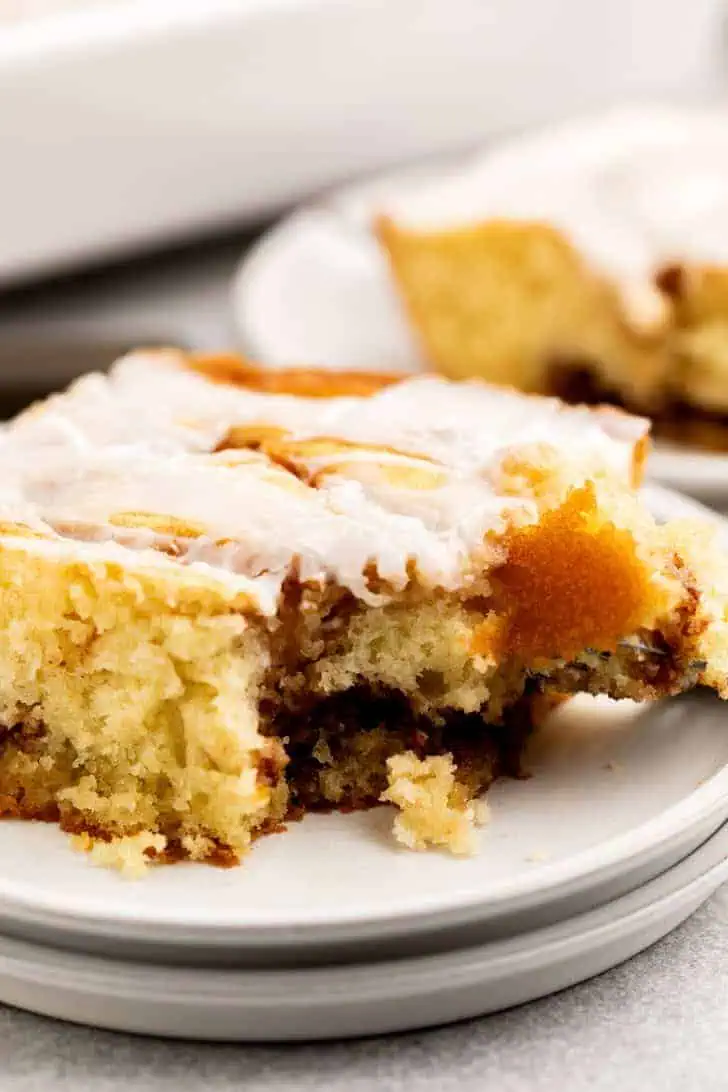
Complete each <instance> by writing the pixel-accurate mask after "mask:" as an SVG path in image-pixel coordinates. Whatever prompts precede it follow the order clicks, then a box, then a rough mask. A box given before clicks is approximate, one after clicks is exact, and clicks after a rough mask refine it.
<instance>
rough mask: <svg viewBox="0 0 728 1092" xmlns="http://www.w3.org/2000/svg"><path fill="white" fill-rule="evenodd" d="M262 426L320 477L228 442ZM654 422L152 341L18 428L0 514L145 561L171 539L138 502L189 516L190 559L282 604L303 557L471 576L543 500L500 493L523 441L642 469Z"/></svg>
mask: <svg viewBox="0 0 728 1092" xmlns="http://www.w3.org/2000/svg"><path fill="white" fill-rule="evenodd" d="M251 425H256V426H258V425H265V426H271V427H273V428H278V429H280V430H282V431H283V432H284V433H285V441H286V443H287V444H288V445H289V449H290V451H291V452H292V453H293V455H292V458H293V459H294V462H295V466H296V467H297V468H298V471H299V474H300V476H301V477H302V478H303V479H304V480H300V479H299V477H296V476H294V474H292V473H291V472H290V471H289V470H288V469H285V468H284V467H282V466H281V465H278V464H277V463H276V462H275V461H271V460H270V459H269V458H268V457H266V456H264V455H262V454H258V453H255V452H245V451H243V452H226V451H222V452H220V453H219V454H214V449H215V448H216V447H217V446H218V445H219V444H220V443H221V442H222V441H223V440H224V438H225V437H226V435H227V434H228V433H229V432H230V430H231V429H233V428H235V427H243V426H251ZM646 428H647V426H646V422H644V421H641V420H638V419H636V418H629V417H626V416H624V415H621V414H617V413H613V412H611V411H595V410H588V409H584V408H570V407H565V406H563V405H562V404H561V403H559V402H558V401H556V400H555V399H540V398H532V397H527V396H525V395H521V394H518V393H515V392H511V391H507V390H503V389H498V388H491V387H487V386H485V385H483V384H478V383H463V384H456V383H451V382H448V381H447V380H444V379H440V378H436V377H434V376H420V377H413V378H411V379H407V380H406V381H403V382H401V383H398V384H395V385H394V386H390V387H387V388H385V389H383V390H381V391H379V392H378V393H376V394H374V395H373V396H371V397H368V398H340V397H337V398H318V399H307V398H297V397H292V396H288V395H274V394H261V393H257V392H254V391H250V390H246V389H244V388H240V387H234V386H230V385H227V384H219V383H214V382H211V381H210V380H208V379H206V378H204V377H203V376H202V375H200V374H198V373H196V372H194V371H192V370H191V369H189V368H188V367H187V366H186V364H185V360H184V357H183V356H182V355H181V354H176V353H173V352H168V353H137V354H134V355H132V356H130V357H127V358H125V359H124V360H122V361H120V362H119V363H118V364H117V365H116V366H115V367H114V368H113V369H112V372H111V374H110V376H108V377H107V376H101V375H92V376H88V377H85V378H83V379H81V380H80V381H78V382H77V383H76V384H75V385H74V386H73V387H72V388H71V389H70V390H69V391H68V392H67V393H65V394H63V395H59V396H55V397H53V398H52V399H50V400H49V401H48V402H46V403H45V404H44V405H42V406H41V407H38V408H36V409H34V410H32V411H30V412H28V413H26V414H24V415H22V416H21V417H20V418H18V419H17V420H16V421H15V422H13V423H12V424H11V425H10V426H8V427H7V428H6V430H5V431H4V433H3V434H2V437H1V438H0V482H1V483H2V487H1V488H0V519H3V520H5V521H8V520H10V521H15V522H23V523H27V524H29V525H30V526H32V527H36V528H39V529H44V528H45V529H46V530H47V531H48V532H49V534H51V535H52V536H56V537H52V538H50V539H28V540H27V545H28V548H32V549H37V550H53V549H61V550H63V551H64V552H67V551H68V549H69V541H70V540H71V539H73V541H72V549H73V550H74V551H76V552H77V553H78V552H80V553H81V555H82V556H98V557H99V558H103V557H106V556H108V550H109V548H110V547H109V542H111V540H114V542H113V543H112V547H111V548H112V551H113V557H114V559H115V560H119V558H124V559H125V562H126V563H127V564H129V565H134V564H138V563H139V551H146V553H147V554H148V553H150V550H149V547H151V546H153V545H154V544H155V543H156V544H157V545H159V544H160V541H161V540H160V541H158V539H160V532H159V531H158V530H154V529H149V528H145V527H142V528H138V527H135V526H133V524H134V518H133V517H134V516H136V515H138V514H139V513H142V514H147V515H149V514H152V515H158V516H160V517H163V519H166V520H173V521H178V522H180V523H182V524H184V525H185V526H187V527H189V534H188V535H186V536H184V538H185V543H184V545H185V549H184V563H185V564H190V563H192V564H197V565H204V566H207V567H212V568H214V570H215V571H216V572H217V573H218V575H219V576H220V578H221V579H223V580H226V581H232V582H233V583H236V582H237V584H239V586H240V587H242V588H244V589H245V590H247V591H248V592H249V593H251V594H253V595H254V596H257V598H258V601H259V605H260V607H261V609H262V610H265V611H270V610H273V609H274V606H275V595H276V591H277V589H278V588H279V586H280V583H281V582H282V580H283V579H284V577H285V575H286V573H287V572H288V571H289V570H290V566H291V564H292V562H293V560H294V559H296V560H297V563H298V564H299V565H300V571H301V575H302V576H303V577H304V578H307V579H312V580H320V579H325V578H326V577H328V576H332V577H334V578H336V579H337V581H338V582H339V583H341V584H342V585H344V586H346V587H349V588H351V589H352V590H353V591H354V592H355V594H357V595H359V596H361V597H362V598H366V599H370V600H371V599H372V598H374V594H373V593H372V592H371V590H370V588H369V584H368V580H367V578H366V575H365V570H366V569H367V567H368V566H370V567H371V566H372V565H373V566H374V568H375V570H376V572H377V574H378V576H379V577H380V578H382V579H383V580H385V581H386V582H388V583H389V584H391V586H392V587H393V588H398V587H402V586H403V585H404V584H405V583H406V581H407V579H408V574H409V570H410V567H411V564H412V563H414V565H415V566H416V570H417V572H418V574H419V576H420V579H422V580H423V581H424V582H426V583H429V584H432V585H435V584H437V585H443V586H446V587H454V586H457V585H458V584H459V583H461V582H462V581H463V579H465V578H466V575H467V571H468V566H469V563H470V561H471V559H472V557H473V555H474V553H477V551H478V550H479V549H480V548H481V546H482V543H483V537H484V535H485V534H486V532H488V531H493V530H495V531H497V530H498V529H499V528H500V527H501V526H502V525H503V516H504V513H505V512H506V511H507V510H509V509H510V510H512V509H514V508H516V507H518V506H520V507H522V508H525V509H528V508H529V506H530V502H529V501H527V500H525V499H518V498H515V499H514V498H513V497H504V496H501V495H499V494H498V491H497V479H496V477H495V474H496V472H497V470H498V468H499V467H500V465H501V463H502V461H503V458H504V456H505V455H506V454H508V453H509V452H510V451H512V450H514V449H518V448H522V447H524V446H526V445H532V444H534V443H547V444H550V445H551V446H552V447H554V448H556V449H557V450H558V452H559V453H560V454H561V456H562V457H563V458H564V459H567V460H568V461H569V464H570V465H571V464H572V463H573V464H574V465H575V466H578V468H579V470H578V471H576V473H577V475H578V474H580V475H581V480H583V478H584V477H586V476H588V475H589V474H590V473H592V472H594V471H596V470H597V469H605V470H607V471H608V472H610V473H612V474H614V475H615V476H617V477H620V478H626V477H628V475H629V472H630V466H631V458H632V452H633V447H634V444H635V443H636V442H637V441H638V440H639V439H640V438H641V437H642V436H643V435H644V434H645V432H646ZM316 438H319V439H322V441H323V442H322V443H321V444H319V445H311V446H310V447H307V446H305V445H304V446H303V447H300V448H299V447H295V446H291V445H295V443H296V442H297V441H309V440H312V439H316ZM341 441H343V443H342V442H341ZM357 445H359V446H357ZM309 483H310V484H309ZM130 514H132V518H131V524H132V526H129V525H128V524H129V515H130ZM180 534H182V532H180ZM167 537H168V538H170V537H171V538H172V539H174V538H175V537H179V535H178V534H176V533H175V532H174V530H173V531H172V532H171V533H170V535H168V536H167ZM161 538H164V534H163V533H162V534H161ZM81 540H82V541H81ZM14 541H16V542H17V539H16V540H14ZM154 556H155V559H156V560H155V563H157V564H159V563H163V564H167V565H178V564H180V562H176V561H173V560H169V559H167V558H162V559H161V562H160V560H159V559H160V555H154ZM237 584H236V586H237ZM258 589H260V594H259V595H258V594H257V592H258Z"/></svg>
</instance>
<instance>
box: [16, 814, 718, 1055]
mask: <svg viewBox="0 0 728 1092" xmlns="http://www.w3.org/2000/svg"><path fill="white" fill-rule="evenodd" d="M726 879H728V823H726V824H724V825H723V826H722V827H721V828H720V829H719V830H718V831H716V832H715V834H714V835H713V836H712V837H711V838H709V839H707V840H706V841H705V842H704V843H703V844H702V845H701V846H700V847H699V848H698V849H696V850H695V851H694V852H693V853H692V854H690V856H689V857H688V858H686V859H684V860H683V861H680V862H679V863H678V864H677V865H675V866H673V867H672V868H670V869H667V870H666V871H665V872H663V873H661V874H660V875H659V876H658V877H656V878H654V879H653V880H651V881H649V882H648V883H646V884H644V885H642V886H641V887H639V888H637V889H635V890H633V891H630V892H629V893H628V894H626V895H623V896H620V897H619V898H617V899H615V900H611V901H609V902H607V903H604V904H601V905H599V906H597V907H595V908H592V909H589V910H587V911H586V912H585V913H582V914H579V915H577V916H575V917H573V918H566V919H565V920H563V921H560V922H558V923H556V924H555V925H550V926H547V927H546V928H540V929H539V928H537V929H535V930H533V931H531V932H526V933H524V934H522V935H519V936H516V937H510V938H506V939H505V940H500V941H498V940H496V941H490V942H486V943H484V944H483V943H480V944H476V945H464V946H459V947H456V948H454V949H453V950H450V951H447V952H441V953H436V954H434V955H429V954H425V955H420V956H415V957H412V958H406V957H405V958H404V959H399V960H396V961H392V960H383V961H380V960H372V961H371V962H368V963H363V964H359V965H351V966H335V967H317V968H289V969H285V970H258V971H252V972H251V971H249V970H245V971H241V970H239V969H238V970H221V969H219V968H194V967H178V968H169V967H168V966H163V965H160V964H149V963H138V962H133V961H126V960H118V959H113V958H109V957H105V956H97V955H88V954H86V953H69V952H64V951H61V950H58V949H48V948H43V946H42V945H38V944H35V943H32V942H28V941H18V940H16V939H14V938H9V937H4V936H0V971H2V981H3V985H2V987H1V988H0V996H2V997H3V1001H4V1002H6V1003H10V1004H15V1005H17V1006H19V1007H21V1008H26V1009H27V1010H29V1011H35V1012H41V1013H43V1014H45V1015H49V1016H55V1017H57V1018H61V1019H71V1020H73V1021H74V1022H77V1023H82V1024H88V1025H90V1026H104V1027H107V1028H112V1029H115V1030H125V1031H137V1032H142V1033H146V1034H153V1035H164V1036H167V1037H173V1038H189V1037H194V1038H201V1037H203V1038H207V1039H222V1038H226V1039H230V1038H231V1035H230V1032H229V1031H228V1030H227V1029H228V1027H234V1028H235V1031H234V1034H233V1037H234V1038H237V1039H240V1040H253V1039H256V1038H257V1039H258V1040H260V1039H267V1040H278V1041H286V1040H289V1041H290V1040H294V1039H299V1040H300V1039H309V1040H315V1039H323V1038H332V1037H336V1038H340V1037H341V1036H342V1035H343V1036H348V1037H351V1036H354V1035H357V1034H359V1035H361V1034H381V1033H384V1032H385V1031H393V1030H404V1029H405V1028H415V1027H427V1026H432V1025H434V1024H442V1023H443V1022H448V1018H449V1022H452V1020H458V1019H464V1018H466V1017H468V1016H475V1015H484V1014H485V1013H486V1012H493V1011H499V1010H503V1009H506V1008H509V1007H512V1006H513V1005H515V1004H521V1003H523V1002H524V1001H527V1000H534V999H536V998H537V997H541V996H545V995H547V994H548V993H553V992H554V990H558V989H563V988H565V987H567V986H570V985H574V984H575V983H577V982H580V981H583V980H585V979H587V978H590V977H592V976H593V975H594V974H598V973H600V972H602V971H604V970H607V969H608V968H609V967H613V966H615V965H616V964H617V963H619V962H621V961H622V960H624V959H626V958H628V957H629V956H631V955H634V954H635V953H636V952H638V951H641V950H642V949H644V948H645V947H647V946H648V945H649V944H651V943H654V942H655V941H656V940H658V939H659V938H660V937H662V936H664V935H666V934H667V933H668V932H670V931H671V930H672V929H673V928H674V927H675V926H676V925H677V924H679V923H680V922H681V921H683V920H684V919H685V918H686V917H688V916H689V915H690V914H691V913H692V912H694V911H695V910H696V909H697V908H698V907H699V906H700V905H701V904H702V903H703V902H705V901H706V900H707V899H708V898H710V896H711V895H712V894H714V892H715V891H716V890H717V889H718V887H720V886H721V884H722V883H724V882H725V881H726ZM44 956H46V957H50V966H48V964H47V959H46V960H44V958H43V957H44ZM577 961H578V962H577ZM549 974H551V975H554V976H555V977H552V978H549V977H548V976H549ZM509 981H510V983H511V988H510V994H509V992H508V983H509ZM59 982H60V983H61V991H60V993H61V1000H60V1002H59V1000H58V997H59V988H58V983H59ZM514 982H515V983H516V985H515V990H514V986H513V983H514ZM18 987H19V989H18ZM473 990H477V991H478V992H477V995H474V994H473V992H472V991H473ZM485 990H488V991H489V992H488V994H485V992H484V991H485ZM499 990H500V991H501V993H500V997H498V991H499ZM8 991H10V993H11V996H10V997H8ZM466 991H469V992H467V1001H465V1002H464V1008H463V1001H462V1000H461V1001H460V1004H455V1005H454V1004H453V999H458V998H462V996H463V995H464V994H465V993H466ZM140 992H141V993H143V995H144V1004H143V1006H142V1008H143V1009H145V1010H146V1011H148V1010H149V1009H150V1007H151V1008H152V1009H153V1013H154V1021H155V1026H152V1027H150V1026H149V1025H148V1024H147V1023H146V1022H145V1021H146V1011H145V1012H142V1013H141V1015H137V1016H135V1017H134V1020H133V1021H132V1020H129V1017H128V1016H127V1017H126V1018H125V1017H124V1016H123V1015H119V1014H120V1013H123V1012H129V1007H130V1006H134V1007H136V1006H137V1005H138V1002H139V995H140ZM494 993H495V995H496V996H495V998H494V997H493V994H494ZM38 997H40V998H41V1003H40V1005H39V1004H38V1001H37V1000H35V999H36V998H38ZM79 998H80V1001H81V1004H80V1006H79ZM427 1000H429V1001H430V1002H433V1003H434V1009H433V1008H431V1007H430V1008H427V1007H425V1008H423V1002H426V1001H427ZM102 1002H103V1004H102ZM170 1002H171V1006H170V1008H171V1010H172V1011H171V1012H170V1013H165V1011H164V1009H165V1006H167V1005H170ZM412 1002H417V1003H418V1004H417V1005H416V1006H415V1005H413V1006H412V1012H411V1014H409V1015H408V1014H407V1012H406V1013H405V1018H404V1020H402V1016H401V1015H400V1013H401V1009H402V1006H410V1005H411V1003H412ZM332 1007H334V1008H335V1009H336V1011H337V1013H338V1012H340V1011H341V1010H342V1007H343V1010H345V1011H344V1013H343V1018H344V1026H337V1027H332V1026H331V1022H330V1021H331V1010H332ZM200 1009H202V1010H203V1011H204V1012H205V1014H210V1013H212V1014H211V1016H210V1020H209V1023H208V1025H207V1026H208V1028H209V1026H210V1025H212V1028H213V1030H212V1031H209V1030H207V1028H203V1027H202V1026H201V1024H200V1022H199V1010H200ZM282 1009H283V1016H284V1018H283V1023H284V1025H286V1027H284V1029H283V1030H282V1031H281V1030H280V1025H281V1010H282ZM393 1009H394V1012H395V1013H397V1014H398V1015H396V1016H395V1018H394V1020H393V1019H392V1016H391V1014H392V1011H393ZM71 1010H72V1011H71ZM160 1010H161V1020H160ZM466 1010H467V1011H466ZM304 1012H305V1013H306V1015H305V1016H304V1015H303V1014H304ZM327 1013H328V1015H327ZM221 1014H222V1018H223V1025H227V1026H223V1027H222V1028H220V1027H219V1025H218V1024H216V1021H217V1020H219V1019H220V1016H221ZM372 1014H374V1015H372ZM99 1016H101V1019H100V1020H99V1019H98V1017H99ZM324 1017H327V1019H326V1023H325V1025H324ZM362 1020H363V1021H364V1024H365V1025H366V1026H365V1027H363V1028H362ZM317 1021H318V1023H317ZM132 1024H133V1025H134V1026H132ZM253 1025H255V1027H256V1028H257V1031H254V1030H253ZM374 1025H376V1027H375V1026H374ZM191 1028H194V1030H193V1031H192V1030H190V1029H191ZM249 1029H250V1030H249ZM261 1029H264V1030H262V1031H261ZM201 1032H202V1035H201Z"/></svg>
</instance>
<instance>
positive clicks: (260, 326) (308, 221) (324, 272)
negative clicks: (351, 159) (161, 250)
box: [233, 161, 728, 505]
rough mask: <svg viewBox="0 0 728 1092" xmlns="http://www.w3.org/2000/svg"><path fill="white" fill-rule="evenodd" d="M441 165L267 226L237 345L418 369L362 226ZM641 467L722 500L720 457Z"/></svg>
mask: <svg viewBox="0 0 728 1092" xmlns="http://www.w3.org/2000/svg"><path fill="white" fill-rule="evenodd" d="M446 166H447V167H448V168H449V169H452V168H453V163H452V161H449V162H448V163H442V164H440V166H439V167H438V168H437V169H435V168H433V167H432V166H431V165H430V166H429V167H425V168H414V169H410V170H405V171H401V172H399V173H395V174H389V175H385V176H383V177H382V178H379V179H375V180H373V181H368V182H365V183H362V184H359V185H358V186H353V187H351V188H348V189H344V190H340V191H338V192H336V193H334V194H332V195H330V196H329V197H328V198H327V199H326V200H324V201H321V202H319V203H318V204H316V205H311V206H309V207H305V208H303V209H300V210H299V211H298V212H296V213H294V214H293V215H291V216H289V217H288V218H287V219H285V220H283V221H282V222H281V223H280V224H278V225H277V226H276V227H274V228H273V229H272V230H271V231H269V232H268V233H267V235H265V236H264V237H263V238H262V240H261V241H260V242H259V243H258V244H257V246H255V247H254V248H253V249H252V250H251V251H250V252H249V253H248V254H247V256H246V258H245V260H244V261H243V262H242V264H241V266H240V269H239V271H238V274H237V277H236V279H235V283H234V287H233V311H234V315H235V319H236V323H237V330H238V335H239V338H240V343H241V346H242V348H243V350H244V351H245V352H247V353H248V354H249V355H251V356H252V357H253V358H255V359H257V360H261V361H263V362H265V363H268V364H272V365H274V366H279V365H291V364H302V365H305V364H313V365H319V366H320V365H324V366H330V367H339V368H375V369H381V368H388V367H391V368H397V369H403V370H405V371H419V370H423V369H424V367H425V365H424V362H423V360H422V357H421V355H420V353H419V352H418V349H417V346H416V345H415V343H414V340H413V338H412V335H411V333H410V331H409V329H408V327H407V324H406V322H405V319H404V316H403V313H402V310H401V307H400V304H399V301H398V299H397V297H396V294H395V291H394V288H393V286H392V282H391V277H390V273H389V270H388V268H387V266H386V263H385V260H384V258H383V255H382V254H381V252H380V250H379V247H378V245H377V243H376V241H375V239H374V238H373V236H372V233H371V230H370V225H371V221H372V217H373V216H374V215H375V214H376V213H378V212H382V211H383V210H387V209H391V208H393V207H397V204H398V203H402V204H403V205H404V206H406V199H405V198H404V197H403V195H406V194H407V193H410V192H412V193H416V192H417V189H418V187H419V186H420V185H422V184H423V183H426V182H428V181H432V179H433V178H435V177H437V176H438V174H437V173H436V172H440V173H441V172H442V171H443V170H444V169H445V167H446ZM648 470H649V474H650V476H651V477H652V478H653V479H654V480H657V481H661V482H662V483H664V484H665V485H669V486H671V487H672V488H673V489H678V490H680V491H681V492H685V493H689V494H691V495H692V496H696V497H700V498H702V499H706V500H710V501H712V502H713V503H716V504H718V505H720V503H721V502H725V501H728V455H720V454H710V453H703V452H699V451H693V450H689V449H681V448H679V447H673V446H670V445H667V444H656V445H655V449H654V451H653V453H652V456H651V459H650V461H649V464H648Z"/></svg>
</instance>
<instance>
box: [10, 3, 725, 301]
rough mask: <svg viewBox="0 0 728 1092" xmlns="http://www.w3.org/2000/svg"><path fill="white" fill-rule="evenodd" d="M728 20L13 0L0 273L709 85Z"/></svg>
mask: <svg viewBox="0 0 728 1092" xmlns="http://www.w3.org/2000/svg"><path fill="white" fill-rule="evenodd" d="M65 6H67V7H68V11H64V10H63V8H64V7H65ZM723 16H724V12H723V5H722V3H721V2H720V0H693V2H692V3H691V4H689V5H688V4H685V3H684V2H682V0H640V2H639V3H638V4H637V3H634V2H633V0H610V3H608V4H606V3H602V4H584V3H583V2H582V0H548V2H541V3H538V4H535V3H533V2H532V0H458V3H445V2H443V0H399V2H398V3H391V2H385V0H346V2H338V0H105V2H104V0H86V2H84V0H66V3H65V4H64V2H63V0H55V2H53V3H37V2H34V0H14V2H13V0H11V2H10V4H9V6H7V5H4V6H3V5H0V102H2V103H4V104H6V106H7V104H12V108H5V109H2V110H0V148H2V149H3V155H2V174H1V175H0V283H6V284H7V283H10V282H11V281H17V280H19V279H27V278H30V277H33V276H37V275H39V274H45V273H48V272H53V271H57V270H60V269H67V268H69V267H71V266H73V265H75V264H80V263H86V262H88V261H90V260H98V259H102V258H106V257H108V256H109V255H112V254H122V253H125V252H132V251H136V250H139V249H142V248H147V247H151V246H154V245H158V244H160V243H161V242H163V241H168V240H171V239H175V238H181V237H184V236H189V235H190V234H195V233H197V234H200V233H204V232H206V231H209V230H211V229H213V228H220V227H223V226H226V225H229V224H230V223H240V222H241V221H247V220H251V219H253V218H258V217H260V216H262V215H265V214H270V213H272V212H273V211H275V210H276V209H279V208H281V207H282V206H284V205H286V204H289V203H291V202H292V201H294V200H299V199H301V198H302V197H303V196H304V195H306V194H307V193H310V192H312V191H314V190H317V189H319V188H320V187H322V186H324V185H328V184H331V183H332V182H334V181H335V180H337V179H342V178H344V177H347V176H352V175H354V174H355V173H357V172H362V171H368V170H372V169H374V168H377V167H380V166H383V165H385V164H387V163H394V162H397V161H405V160H406V159H408V158H412V157H416V156H421V155H430V154H436V153H440V152H443V151H446V150H448V149H455V148H463V147H466V146H468V145H472V144H474V143H476V142H479V141H481V140H483V139H484V138H486V137H489V136H490V135H492V134H494V133H499V132H503V131H505V130H508V129H514V128H517V127H519V126H523V125H528V124H532V123H534V122H538V121H542V120H545V119H547V118H551V117H556V116H563V115H564V114H565V113H568V112H571V111H573V110H574V108H575V106H576V105H577V104H578V109H579V110H585V109H588V108H590V107H593V106H597V105H601V104H603V103H606V102H616V101H621V100H624V99H626V98H632V99H634V98H635V97H639V96H641V95H644V94H646V93H648V94H661V93H664V94H668V95H669V94H673V95H679V96H681V98H682V100H683V101H684V100H685V98H686V97H695V96H707V95H710V94H711V93H715V91H716V88H718V87H719V86H721V85H722V83H723V76H724V71H723V69H724V66H723V61H724V57H723V37H722V31H723V25H722V24H723Z"/></svg>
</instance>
